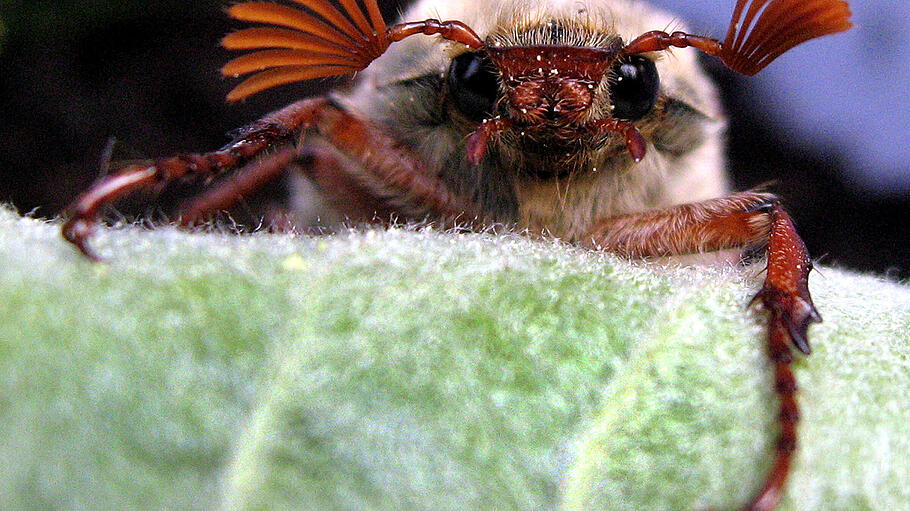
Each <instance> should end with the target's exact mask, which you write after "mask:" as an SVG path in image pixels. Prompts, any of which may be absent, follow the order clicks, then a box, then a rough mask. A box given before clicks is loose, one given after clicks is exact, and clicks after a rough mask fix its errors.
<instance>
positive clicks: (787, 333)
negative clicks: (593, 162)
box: [587, 192, 821, 511]
mask: <svg viewBox="0 0 910 511" xmlns="http://www.w3.org/2000/svg"><path fill="white" fill-rule="evenodd" d="M587 243H589V244H591V245H593V246H596V247H600V248H603V249H606V250H609V251H612V252H616V253H620V254H625V255H629V256H633V257H663V256H673V255H682V254H688V253H695V252H704V251H712V250H723V249H730V248H744V249H746V248H759V247H762V246H766V247H767V251H768V268H767V274H766V276H765V281H764V285H763V286H762V289H761V291H760V292H759V293H758V294H757V295H756V297H755V299H754V300H753V301H760V302H761V303H762V305H764V307H765V309H767V310H768V312H769V314H770V321H769V325H768V328H769V331H768V356H769V357H770V359H771V361H772V363H773V364H774V368H775V390H776V392H777V394H778V396H779V398H780V414H779V418H778V421H779V424H780V436H779V437H778V442H777V447H776V454H775V459H774V464H773V466H772V468H771V470H770V472H769V473H768V476H767V478H766V479H765V483H764V485H763V487H762V489H761V491H760V492H759V493H758V495H757V496H756V497H755V498H754V499H753V500H752V502H751V503H750V504H749V505H747V506H746V507H745V508H744V509H746V510H748V511H771V510H773V509H775V508H776V507H777V504H778V503H779V502H780V499H781V497H782V496H783V489H784V484H785V483H786V480H787V474H788V472H789V469H790V463H791V461H792V456H793V452H794V450H795V449H796V437H797V435H796V426H797V423H798V421H799V410H798V406H797V403H796V397H795V393H796V378H795V377H794V375H793V371H792V369H791V368H790V363H791V362H792V361H793V356H792V354H791V351H790V345H791V344H792V345H794V346H795V347H796V348H797V349H799V350H800V351H801V352H803V353H805V354H807V355H808V354H809V352H810V348H809V342H808V340H807V338H806V330H807V329H808V327H809V325H810V324H811V323H815V322H819V321H821V316H819V314H818V311H816V309H815V306H814V305H813V304H812V297H811V296H810V295H809V288H808V276H809V272H810V271H811V269H812V264H811V261H810V260H809V254H808V252H807V250H806V246H805V244H804V243H803V241H802V240H801V239H800V237H799V235H798V234H797V233H796V229H795V228H794V226H793V222H792V220H791V219H790V216H789V215H788V214H787V213H786V212H785V211H784V209H783V208H782V207H781V206H780V204H779V202H778V200H777V199H776V198H775V197H774V196H773V195H771V194H766V193H757V192H745V193H739V194H735V195H732V196H729V197H726V198H722V199H713V200H708V201H704V202H699V203H694V204H684V205H681V206H676V207H673V208H669V209H664V210H658V211H652V212H644V213H641V214H636V215H623V216H617V217H611V218H606V219H604V220H601V221H600V222H598V223H597V224H596V225H595V227H594V229H593V230H592V231H591V233H590V236H589V238H588V240H587Z"/></svg>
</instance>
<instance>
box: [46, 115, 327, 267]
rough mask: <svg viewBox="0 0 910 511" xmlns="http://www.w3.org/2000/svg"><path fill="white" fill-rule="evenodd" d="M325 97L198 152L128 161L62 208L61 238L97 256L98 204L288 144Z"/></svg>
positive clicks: (218, 171) (204, 174)
mask: <svg viewBox="0 0 910 511" xmlns="http://www.w3.org/2000/svg"><path fill="white" fill-rule="evenodd" d="M325 103H326V100H325V99H322V98H317V99H306V100H303V101H299V102H297V103H294V104H291V105H290V106H287V107H285V108H283V109H281V110H278V111H276V112H274V113H272V114H269V115H267V116H266V117H263V118H262V119H260V120H258V121H256V122H255V123H253V124H251V125H250V126H248V127H246V128H244V129H243V130H242V131H241V133H240V135H239V137H238V138H237V139H236V140H235V141H234V142H232V143H230V144H228V145H227V146H225V147H223V148H222V149H219V150H217V151H213V152H210V153H204V154H195V153H193V154H183V155H178V156H173V157H170V158H160V159H157V160H151V161H148V162H144V163H139V164H133V165H129V166H127V167H125V168H123V169H122V170H121V171H120V172H118V173H116V174H112V175H109V176H104V177H102V178H101V179H99V180H98V181H97V182H96V183H95V184H94V185H92V187H91V188H89V189H88V190H87V191H86V192H84V193H83V194H82V195H80V196H79V197H78V198H76V200H75V201H74V202H73V203H72V204H71V205H70V206H69V207H68V208H67V214H68V215H69V219H68V220H67V221H66V222H65V223H64V224H63V236H64V238H66V239H67V240H68V241H70V242H71V243H73V244H74V245H76V246H77V247H78V248H79V250H80V251H82V253H83V254H85V255H86V256H88V257H89V258H91V259H93V260H98V259H99V258H98V256H97V255H95V253H94V252H93V251H92V250H91V248H90V247H89V245H88V240H89V238H90V237H91V235H92V232H93V231H94V229H95V226H96V225H97V223H98V216H99V215H100V213H101V210H102V209H103V208H104V206H106V205H108V204H111V203H112V202H114V201H116V200H117V199H119V198H121V197H125V196H126V195H128V194H130V193H133V192H135V191H138V190H143V189H148V188H151V187H153V186H155V185H159V184H165V183H170V182H173V181H175V180H177V179H180V178H182V177H184V176H190V175H192V176H199V177H207V176H218V175H221V174H223V173H224V172H227V171H229V170H232V169H234V168H236V167H238V166H240V165H244V164H246V163H247V162H249V161H251V160H252V159H253V158H256V157H257V156H260V155H262V154H263V153H264V152H265V151H267V150H268V149H270V148H273V147H278V146H281V145H286V144H291V143H294V142H295V141H296V140H297V138H298V133H299V130H300V128H301V127H302V126H305V125H307V124H309V122H310V121H311V120H312V119H313V115H314V112H315V111H317V110H318V109H319V108H322V107H323V106H324V105H325Z"/></svg>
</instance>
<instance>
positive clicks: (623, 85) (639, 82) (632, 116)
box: [610, 55, 660, 121]
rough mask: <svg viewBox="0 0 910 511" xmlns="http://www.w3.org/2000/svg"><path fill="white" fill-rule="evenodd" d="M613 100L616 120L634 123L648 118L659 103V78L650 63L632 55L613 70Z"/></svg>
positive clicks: (611, 87)
mask: <svg viewBox="0 0 910 511" xmlns="http://www.w3.org/2000/svg"><path fill="white" fill-rule="evenodd" d="M611 77H612V78H611V81H610V99H611V100H612V101H613V117H614V118H616V119H625V120H628V121H635V120H638V119H641V118H642V117H644V116H646V115H648V113H649V112H650V111H651V109H652V108H654V104H655V103H657V93H658V90H659V89H660V76H659V75H658V74H657V67H656V66H655V65H654V62H653V61H652V60H651V59H647V58H645V57H642V56H641V55H630V56H629V57H626V58H624V59H622V61H620V62H618V63H617V64H615V65H614V66H613V70H612V72H611Z"/></svg>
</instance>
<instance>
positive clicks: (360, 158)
mask: <svg viewBox="0 0 910 511" xmlns="http://www.w3.org/2000/svg"><path fill="white" fill-rule="evenodd" d="M304 128H308V129H309V130H312V131H313V132H315V133H317V134H319V135H320V136H321V137H322V138H323V139H325V140H326V141H327V142H329V143H330V144H331V145H333V146H335V147H336V148H337V149H338V150H339V151H340V152H341V153H342V154H344V155H345V156H346V157H347V158H348V159H350V160H351V161H352V163H354V165H349V166H346V167H345V168H347V169H349V172H348V174H349V178H350V179H354V180H356V181H357V182H358V183H359V184H360V186H361V187H363V188H364V189H365V190H368V191H369V193H370V194H371V195H373V196H374V197H375V198H376V199H377V200H380V201H383V202H384V203H385V204H387V205H388V206H391V207H394V209H395V210H396V211H399V212H400V213H401V214H403V215H406V216H411V217H432V218H434V219H436V218H438V219H441V220H443V221H444V222H445V223H447V224H448V223H455V222H458V223H467V224H475V223H482V219H481V211H480V208H479V207H478V206H477V205H476V204H475V203H473V202H472V201H470V200H467V199H464V198H462V197H459V196H457V195H455V194H453V193H452V192H451V191H449V190H448V188H447V186H446V185H445V183H443V182H442V181H441V180H439V179H438V178H436V177H433V176H430V175H429V174H428V173H427V172H425V171H424V168H423V165H422V163H421V162H420V160H419V158H417V156H416V155H414V154H413V153H412V152H410V151H408V150H407V149H406V148H404V147H402V146H401V145H400V144H399V143H398V142H397V141H396V140H395V139H394V137H392V136H391V135H389V134H388V133H385V132H384V131H383V130H382V129H381V128H379V127H376V126H373V125H371V124H369V123H367V122H365V121H363V120H361V119H359V118H357V117H356V116H354V115H351V114H348V113H347V112H344V111H342V110H341V109H340V108H338V107H336V106H334V105H331V104H330V103H329V101H328V100H327V99H324V98H317V99H306V100H303V101H299V102H297V103H294V104H292V105H290V106H288V107H285V108H283V109H281V110H278V111H277V112H274V113H272V114H270V115H268V116H266V117H264V118H262V119H261V120H259V121H256V122H255V123H253V124H252V125H250V126H249V127H247V128H245V129H244V130H243V132H242V133H241V135H240V137H239V138H238V139H237V140H236V141H235V142H233V143H231V144H230V145H228V146H226V147H224V148H222V149H220V150H218V151H214V152H211V153H206V154H184V155H179V156H174V157H171V158H164V159H159V160H154V161H150V162H147V163H141V164H135V165H130V166H128V167H126V168H124V169H123V170H122V171H121V172H119V173H117V174H114V175H111V176H105V177H104V178H102V179H101V180H99V181H98V182H97V183H95V185H94V186H92V188H90V189H89V190H88V191H86V192H85V193H83V194H82V195H81V196H79V197H78V198H77V199H76V201H75V202H74V203H73V204H72V205H71V206H70V207H69V209H68V213H69V215H70V218H69V220H67V221H66V223H64V225H63V235H64V237H65V238H66V239H67V240H69V241H70V242H72V243H73V244H75V245H76V246H77V247H78V248H79V250H81V251H82V253H84V254H85V255H86V256H88V257H90V258H92V259H98V258H97V256H95V254H94V253H93V252H92V251H91V249H90V248H89V246H88V240H89V238H90V237H91V234H92V231H93V230H94V227H95V225H96V224H97V222H98V216H99V214H100V212H101V209H102V208H103V207H104V206H106V205H108V204H110V203H112V202H114V201H116V200H117V199H119V198H121V197H124V196H126V195H128V194H130V193H132V192H134V191H137V190H141V189H146V188H149V187H152V186H154V185H157V184H160V183H168V182H171V181H174V180H177V179H180V178H182V177H185V176H199V177H207V176H217V175H220V174H223V173H225V172H227V171H229V170H232V169H234V168H236V167H239V166H241V165H244V164H246V163H248V162H250V161H252V160H253V159H254V158H257V157H260V156H262V155H263V154H265V153H266V151H267V150H269V149H272V148H275V147H279V148H280V147H281V146H288V145H289V144H296V143H298V141H299V139H300V137H301V131H302V130H303V129H304ZM291 156H292V153H291V152H288V150H287V149H279V150H278V152H276V153H274V154H273V155H272V156H271V157H266V158H265V159H264V160H262V162H261V163H257V164H253V166H251V167H250V168H248V169H247V175H246V176H245V177H243V176H242V177H240V178H238V180H237V181H236V182H235V183H233V184H230V182H229V184H228V185H226V187H225V188H223V189H222V190H220V191H219V190H218V189H216V190H215V192H213V195H210V196H204V197H203V199H202V202H200V203H198V204H197V205H196V206H195V208H196V210H197V211H198V212H200V213H201V212H202V211H203V210H206V209H209V210H211V209H212V208H217V207H218V206H219V205H220V204H227V203H229V202H231V201H236V200H237V199H236V195H235V196H228V192H241V194H240V195H242V194H243V193H249V192H251V191H253V190H251V189H250V187H251V186H259V185H261V183H262V181H263V180H264V179H266V178H268V177H269V176H270V175H271V174H272V173H273V172H278V171H280V170H281V167H283V166H286V165H283V164H284V163H285V162H288V163H289V162H290V160H291V159H292V158H291ZM192 216H193V215H188V218H190V217H192Z"/></svg>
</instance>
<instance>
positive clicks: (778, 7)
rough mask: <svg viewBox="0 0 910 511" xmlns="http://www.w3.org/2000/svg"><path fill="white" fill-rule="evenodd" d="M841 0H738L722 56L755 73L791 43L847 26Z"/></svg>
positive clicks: (847, 10) (846, 8)
mask: <svg viewBox="0 0 910 511" xmlns="http://www.w3.org/2000/svg"><path fill="white" fill-rule="evenodd" d="M851 26H852V24H851V23H850V7H849V6H848V5H847V2H844V1H842V0H739V1H738V2H737V3H736V10H735V11H734V12H733V19H731V20H730V28H729V30H728V31H727V37H726V39H725V40H724V43H723V53H722V54H721V59H722V60H723V61H724V63H725V64H726V65H727V66H728V67H730V69H733V70H734V71H737V72H740V73H743V74H746V75H754V74H755V73H758V72H759V71H761V70H762V69H763V68H764V67H765V66H767V65H768V64H770V63H771V61H772V60H774V59H776V58H777V57H779V56H780V55H781V54H783V53H784V52H786V51H787V50H789V49H790V48H793V47H794V46H796V45H798V44H800V43H803V42H805V41H808V40H810V39H814V38H816V37H821V36H823V35H828V34H834V33H837V32H843V31H844V30H847V29H848V28H850V27H851Z"/></svg>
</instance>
